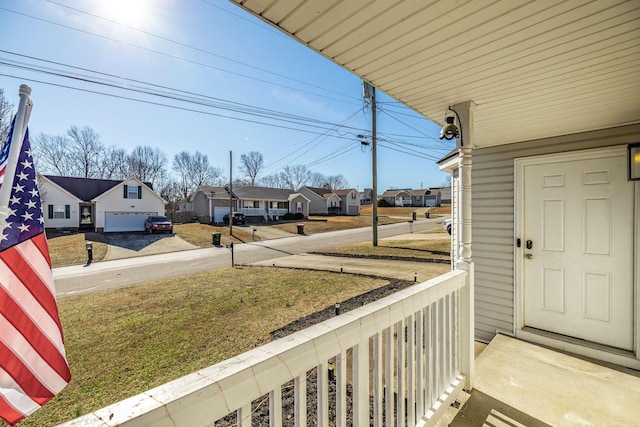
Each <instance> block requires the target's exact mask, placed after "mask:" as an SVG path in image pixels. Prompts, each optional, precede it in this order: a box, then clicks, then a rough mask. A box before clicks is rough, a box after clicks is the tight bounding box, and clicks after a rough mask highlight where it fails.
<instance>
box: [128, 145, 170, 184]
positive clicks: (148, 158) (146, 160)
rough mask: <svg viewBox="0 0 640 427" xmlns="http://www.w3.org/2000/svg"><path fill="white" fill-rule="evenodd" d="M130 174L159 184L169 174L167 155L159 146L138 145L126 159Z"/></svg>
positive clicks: (143, 180)
mask: <svg viewBox="0 0 640 427" xmlns="http://www.w3.org/2000/svg"><path fill="white" fill-rule="evenodd" d="M126 163H127V169H128V172H129V176H134V177H136V178H138V179H139V180H140V181H142V182H150V183H152V184H153V185H154V187H156V186H159V185H160V184H161V183H162V181H163V180H164V179H165V177H166V175H167V156H166V155H165V154H164V153H163V152H162V151H161V150H160V149H158V148H152V147H149V146H144V147H142V146H138V147H136V148H134V149H133V151H132V152H131V154H130V155H129V156H128V157H127V159H126Z"/></svg>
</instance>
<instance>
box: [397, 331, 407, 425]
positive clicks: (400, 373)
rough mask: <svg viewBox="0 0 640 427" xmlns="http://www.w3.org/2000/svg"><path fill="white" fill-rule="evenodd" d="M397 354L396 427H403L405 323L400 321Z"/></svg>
mask: <svg viewBox="0 0 640 427" xmlns="http://www.w3.org/2000/svg"><path fill="white" fill-rule="evenodd" d="M396 336H397V341H396V352H397V353H398V358H397V360H396V362H397V363H396V370H397V374H396V376H397V377H398V395H397V400H396V415H397V416H396V426H397V427H403V426H404V425H405V424H404V421H405V418H404V415H405V400H404V399H405V378H404V374H405V361H406V360H405V353H404V351H405V350H404V337H405V334H404V321H400V322H398V323H397V324H396Z"/></svg>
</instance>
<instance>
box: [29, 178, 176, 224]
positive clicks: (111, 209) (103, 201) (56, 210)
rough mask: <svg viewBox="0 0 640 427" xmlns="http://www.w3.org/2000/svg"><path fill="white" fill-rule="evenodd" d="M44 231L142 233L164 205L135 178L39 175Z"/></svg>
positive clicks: (162, 211)
mask: <svg viewBox="0 0 640 427" xmlns="http://www.w3.org/2000/svg"><path fill="white" fill-rule="evenodd" d="M38 186H39V188H40V194H41V199H42V210H43V214H44V223H45V228H46V229H65V230H91V231H97V232H117V231H119V232H125V231H144V220H145V219H146V218H147V216H149V215H164V206H165V204H166V202H165V201H164V200H163V199H162V198H161V197H160V196H158V195H157V194H156V193H155V192H154V191H153V190H152V189H151V188H150V187H149V185H147V184H145V183H143V182H142V181H140V180H139V179H137V178H129V179H126V180H124V181H118V180H108V179H90V178H77V177H65V176H53V175H38Z"/></svg>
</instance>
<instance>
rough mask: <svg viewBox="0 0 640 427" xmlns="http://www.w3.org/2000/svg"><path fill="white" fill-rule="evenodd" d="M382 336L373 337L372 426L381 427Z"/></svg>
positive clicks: (382, 389) (379, 334)
mask: <svg viewBox="0 0 640 427" xmlns="http://www.w3.org/2000/svg"><path fill="white" fill-rule="evenodd" d="M381 335H382V334H381V333H377V334H375V335H374V336H373V424H374V425H376V426H382V412H383V398H384V388H383V382H382V373H383V371H384V366H383V363H382V360H383V359H382V336H381Z"/></svg>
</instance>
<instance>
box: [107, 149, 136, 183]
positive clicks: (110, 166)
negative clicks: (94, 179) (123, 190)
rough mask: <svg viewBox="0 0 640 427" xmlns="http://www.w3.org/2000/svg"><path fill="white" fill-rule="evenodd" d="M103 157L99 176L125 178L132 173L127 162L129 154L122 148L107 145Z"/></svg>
mask: <svg viewBox="0 0 640 427" xmlns="http://www.w3.org/2000/svg"><path fill="white" fill-rule="evenodd" d="M103 157H104V158H103V161H102V162H101V169H102V172H101V175H100V176H101V178H103V179H126V178H129V177H130V176H131V175H132V174H131V172H130V171H129V167H128V163H127V160H128V158H129V155H128V154H127V151H126V150H125V149H124V148H119V147H115V146H112V147H107V148H106V150H105V153H104V156H103Z"/></svg>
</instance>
